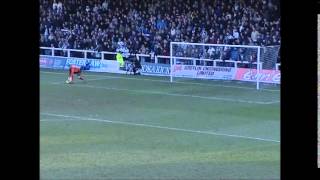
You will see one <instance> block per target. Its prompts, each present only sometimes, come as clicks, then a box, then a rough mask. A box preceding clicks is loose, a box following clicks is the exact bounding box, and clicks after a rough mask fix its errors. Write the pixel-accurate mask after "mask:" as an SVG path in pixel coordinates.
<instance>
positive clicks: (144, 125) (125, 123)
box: [40, 113, 280, 143]
mask: <svg viewBox="0 0 320 180" xmlns="http://www.w3.org/2000/svg"><path fill="white" fill-rule="evenodd" d="M41 115H47V116H54V117H63V118H72V119H77V120H80V121H97V122H105V123H112V124H123V125H128V126H139V127H147V128H157V129H165V130H172V131H182V132H189V133H197V134H206V135H214V136H225V137H232V138H240V139H248V140H256V141H266V142H275V143H280V141H278V140H274V139H266V138H259V137H250V136H242V135H235V134H225V133H217V132H212V131H200V130H191V129H182V128H175V127H167V126H157V125H150V124H142V123H132V122H125V121H111V120H107V119H98V118H90V117H80V116H72V115H63V114H53V113H41ZM40 121H45V120H40ZM46 121H48V120H46ZM52 121H54V120H52ZM59 121H62V120H59ZM65 121H75V120H71V119H65Z"/></svg>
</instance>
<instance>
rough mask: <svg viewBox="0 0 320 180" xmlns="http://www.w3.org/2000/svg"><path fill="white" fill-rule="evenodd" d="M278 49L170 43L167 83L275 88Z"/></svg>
mask: <svg viewBox="0 0 320 180" xmlns="http://www.w3.org/2000/svg"><path fill="white" fill-rule="evenodd" d="M279 49H280V46H264V47H261V46H246V45H226V44H203V43H186V42H171V43H170V68H171V71H170V82H173V81H177V80H178V79H182V78H183V79H188V78H189V79H191V78H192V79H212V80H227V81H235V82H237V83H241V84H242V85H245V86H255V88H256V89H263V88H278V87H277V86H278V85H279V84H280V69H279V68H280V65H279V64H278V63H277V62H278V60H279V59H278V58H279Z"/></svg>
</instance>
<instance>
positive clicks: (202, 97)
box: [50, 82, 279, 105]
mask: <svg viewBox="0 0 320 180" xmlns="http://www.w3.org/2000/svg"><path fill="white" fill-rule="evenodd" d="M50 84H52V85H63V84H64V83H56V82H55V83H50ZM71 86H77V87H86V88H94V89H105V90H111V91H128V92H136V93H144V94H156V95H166V96H179V97H192V98H200V99H208V100H219V101H228V102H239V103H249V104H262V105H268V104H275V103H279V101H269V102H262V101H246V100H241V99H229V98H219V97H213V96H198V95H188V94H178V93H163V92H158V91H144V90H132V89H125V88H113V87H104V86H103V87H102V86H93V85H83V84H72V85H71Z"/></svg>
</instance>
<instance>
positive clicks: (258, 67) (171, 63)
mask: <svg viewBox="0 0 320 180" xmlns="http://www.w3.org/2000/svg"><path fill="white" fill-rule="evenodd" d="M173 45H200V46H215V47H217V46H220V47H221V46H223V47H239V48H241V47H243V48H254V49H257V74H260V70H261V68H262V66H261V63H260V48H261V47H260V46H247V45H228V44H206V43H189V42H170V82H173V73H172V72H173V66H174V64H173V58H177V57H173V54H172V53H173V51H172V46H173ZM187 58H188V57H187ZM189 58H190V59H197V58H191V57H189ZM199 60H201V59H199ZM256 89H257V90H259V89H260V82H259V78H257V81H256Z"/></svg>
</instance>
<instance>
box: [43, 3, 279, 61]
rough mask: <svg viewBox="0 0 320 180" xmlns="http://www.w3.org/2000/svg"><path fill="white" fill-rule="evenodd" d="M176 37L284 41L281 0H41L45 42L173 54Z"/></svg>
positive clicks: (224, 41) (222, 41) (225, 41)
mask: <svg viewBox="0 0 320 180" xmlns="http://www.w3.org/2000/svg"><path fill="white" fill-rule="evenodd" d="M171 41H181V42H201V43H213V44H235V45H259V46H270V45H280V10H279V1H276V0H215V1H212V0H199V1H193V0H162V1H156V0H144V1H141V0H130V1H129V0H116V1H113V0H64V1H56V0H54V1H52V0H40V46H43V47H59V48H70V49H88V50H95V51H112V52H115V51H116V49H117V48H119V44H121V45H122V46H124V47H122V48H125V49H128V50H129V52H130V53H142V54H149V53H151V52H152V53H154V54H155V55H167V56H168V55H169V54H170V49H169V47H170V42H171ZM278 59H279V58H278ZM278 61H280V59H279V60H278Z"/></svg>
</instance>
